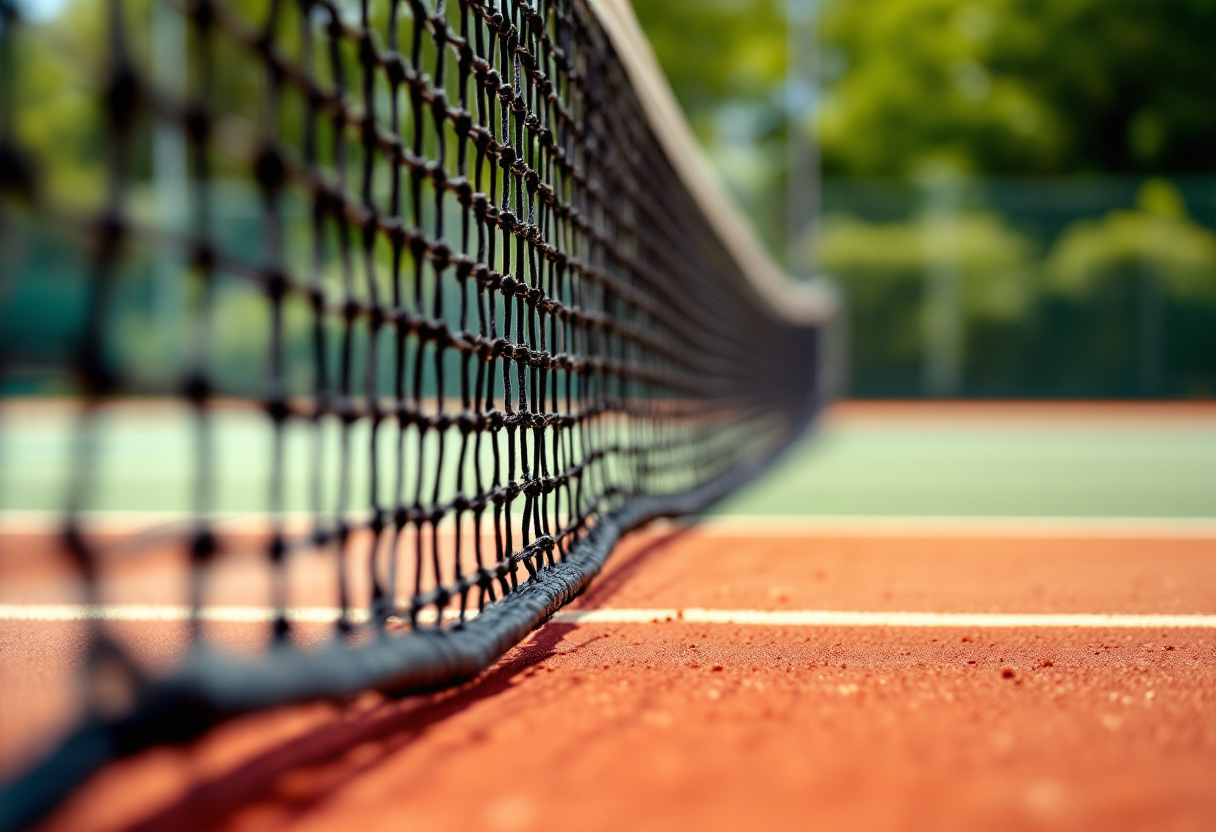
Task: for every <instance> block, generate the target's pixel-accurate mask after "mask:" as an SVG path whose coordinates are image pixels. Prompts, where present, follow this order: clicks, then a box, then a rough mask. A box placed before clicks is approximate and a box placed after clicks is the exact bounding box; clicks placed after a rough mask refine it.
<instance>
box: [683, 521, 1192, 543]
mask: <svg viewBox="0 0 1216 832" xmlns="http://www.w3.org/2000/svg"><path fill="white" fill-rule="evenodd" d="M694 533H695V534H698V535H705V536H707V537H758V538H791V537H815V536H818V537H833V536H839V537H860V538H902V537H943V538H973V537H1001V538H1004V537H1008V538H1025V539H1057V540H1058V539H1069V540H1100V539H1106V540H1216V518H1211V517H946V516H941V517H922V516H909V517H900V516H874V517H861V516H853V517H844V516H806V517H780V516H775V517H763V516H748V515H725V516H721V517H710V518H706V520H705V522H704V523H702V524H701V525H699V526H696V527H695V530H694Z"/></svg>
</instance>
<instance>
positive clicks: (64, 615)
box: [0, 604, 1216, 630]
mask: <svg viewBox="0 0 1216 832" xmlns="http://www.w3.org/2000/svg"><path fill="white" fill-rule="evenodd" d="M274 616H275V611H274V610H273V609H272V608H270V607H236V606H226V607H207V608H205V609H204V610H203V611H202V616H201V617H202V619H203V620H205V621H219V622H231V623H262V622H269V621H272V620H274ZM444 617H445V618H454V617H455V613H454V612H452V611H449V612H448V613H447V614H445V616H444ZM467 617H469V618H471V617H472V615H471V614H470V615H469V616H467ZM420 618H421V619H423V620H428V619H429V620H430V621H434V614H433V613H432V614H431V615H430V616H420ZM189 619H190V608H189V607H186V606H175V605H170V604H114V605H108V606H88V605H84V604H0V620H3V621H48V622H55V621H131V622H141V621H148V622H152V621H188V620H189ZM287 619H288V620H289V621H295V622H301V623H308V624H329V623H333V622H334V621H337V620H338V609H337V608H335V607H291V608H288V610H287ZM350 619H351V620H352V621H354V622H356V623H358V622H363V621H367V619H368V616H367V613H366V611H363V610H351V611H350ZM552 620H553V621H554V622H557V623H559V624H650V623H659V622H666V621H684V622H688V623H692V624H739V625H753V626H767V627H898V628H930V627H979V628H991V627H1025V628H1061V629H1110V628H1117V629H1161V628H1170V629H1178V628H1186V629H1205V630H1212V629H1216V615H1157V614H1102V613H970V612H855V611H851V610H707V609H699V608H685V609H675V608H673V609H600V610H563V611H560V612H558V613H556V614H554V616H553V619H552Z"/></svg>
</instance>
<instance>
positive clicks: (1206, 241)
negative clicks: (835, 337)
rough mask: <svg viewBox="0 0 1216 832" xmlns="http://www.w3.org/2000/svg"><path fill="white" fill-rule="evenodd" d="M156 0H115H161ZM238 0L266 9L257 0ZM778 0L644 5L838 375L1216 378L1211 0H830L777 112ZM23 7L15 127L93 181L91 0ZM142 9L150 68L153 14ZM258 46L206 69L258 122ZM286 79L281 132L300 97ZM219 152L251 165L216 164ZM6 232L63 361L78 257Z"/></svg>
mask: <svg viewBox="0 0 1216 832" xmlns="http://www.w3.org/2000/svg"><path fill="white" fill-rule="evenodd" d="M157 2H163V0H125V2H124V8H125V9H126V10H127V13H128V15H129V16H131V17H132V18H133V19H134V18H139V19H140V20H144V19H145V18H146V19H148V20H150V19H151V18H152V16H153V13H154V11H153V10H154V6H155V4H156V3H157ZM226 2H227V5H228V6H229V7H230V8H234V9H236V10H238V11H239V12H240V13H242V14H244V15H245V16H246V17H247V18H248V19H249V20H258V19H261V17H262V16H263V15H264V9H265V7H266V5H267V3H268V0H226ZM346 2H347V5H349V7H350V9H351V12H352V14H355V15H356V16H357V10H358V4H357V3H355V2H351V0H346ZM428 2H429V0H428ZM787 2H789V0H645V2H642V1H641V0H637V2H635V7H636V12H637V15H638V17H639V19H640V21H641V23H642V25H643V27H644V28H645V30H646V32H647V34H648V35H649V37H650V38H651V41H652V43H653V45H654V48H655V51H656V53H657V55H658V58H659V60H660V63H661V64H662V66H663V68H664V70H665V71H666V73H667V75H668V78H669V80H670V81H671V84H672V86H673V88H674V89H675V92H676V94H677V97H678V98H679V100H680V102H681V104H682V105H683V106H684V108H685V110H686V112H687V114H688V117H689V120H690V122H691V124H692V126H693V128H694V130H695V132H696V134H697V135H698V137H699V138H700V139H701V141H702V142H703V143H704V144H705V146H706V148H707V150H708V152H709V155H710V158H711V160H712V161H713V162H714V163H715V165H716V167H717V169H718V171H719V173H720V174H721V176H722V178H723V180H724V181H725V182H726V184H727V186H728V187H729V188H730V189H731V190H732V191H733V192H734V193H735V194H736V196H737V197H738V198H739V200H740V201H741V203H742V204H743V206H744V208H745V209H746V210H747V211H748V212H749V213H750V215H751V217H752V218H753V220H754V222H755V225H756V227H757V229H758V231H759V233H760V236H761V237H762V239H764V240H765V242H766V243H767V244H768V245H769V246H770V247H771V249H772V250H773V252H774V253H776V254H778V255H779V257H780V258H783V259H785V260H786V262H787V265H788V266H789V267H790V269H791V271H793V272H794V273H795V274H800V275H808V274H810V273H813V272H816V271H822V272H824V273H826V274H828V275H829V276H831V277H833V278H834V279H835V280H837V282H838V283H839V284H840V286H841V288H842V290H843V292H844V295H845V298H846V301H847V304H848V314H849V319H850V320H849V332H850V340H851V353H852V391H853V393H855V394H858V395H866V396H920V395H968V396H1212V395H1216V234H1214V233H1213V229H1216V106H1213V95H1214V94H1216V61H1213V60H1211V57H1210V53H1211V52H1212V49H1213V45H1214V44H1216V0H1169V1H1168V2H1158V1H1157V0H820V2H819V5H818V33H819V43H818V50H819V52H818V61H817V64H818V80H819V88H820V94H819V100H818V107H817V110H816V111H815V112H814V114H813V117H812V118H808V119H807V120H806V122H805V123H803V122H801V121H800V122H798V123H791V121H790V118H789V116H788V113H787V98H788V96H787V82H786V74H787V66H788V65H789V58H790V56H789V55H788V54H787V49H788V43H787V38H786V25H785V14H786V10H787V5H786V4H787ZM340 5H341V4H340ZM372 6H373V9H374V10H375V11H374V13H375V14H382V13H383V12H384V9H386V8H387V2H386V0H372ZM448 6H449V7H450V9H454V8H456V7H457V3H456V2H455V0H448ZM288 7H290V8H295V6H294V5H293V4H288ZM343 7H345V6H343ZM20 8H21V10H22V12H23V15H24V16H25V17H26V18H27V22H26V24H24V26H25V29H26V30H27V31H29V32H30V33H32V36H30V37H23V38H21V39H19V40H18V41H16V48H17V49H19V50H21V54H18V55H16V56H15V57H16V59H17V64H15V65H19V66H20V67H21V68H22V74H21V77H20V78H18V79H17V80H18V83H17V85H16V91H17V94H18V98H19V100H18V102H17V105H18V112H19V119H18V123H17V130H18V134H19V138H20V139H21V141H22V142H23V144H24V145H25V146H26V147H29V148H34V149H36V150H37V155H38V158H39V160H40V161H41V162H42V164H43V166H44V168H45V172H46V174H47V176H44V177H43V179H42V182H43V184H44V186H45V187H47V188H49V189H51V190H53V191H54V192H55V193H57V194H59V195H70V197H71V198H72V201H73V202H76V203H82V202H83V203H85V204H93V205H96V204H98V203H99V202H100V200H101V199H102V198H103V194H104V171H105V163H104V159H105V149H104V147H103V145H102V142H101V141H100V136H101V132H102V130H101V124H102V122H101V114H100V112H99V110H98V108H97V105H96V95H95V94H96V85H97V79H95V78H91V77H89V73H88V67H90V66H99V65H101V63H102V55H101V54H100V52H99V49H100V48H101V44H104V41H105V38H104V37H103V36H102V35H101V32H102V30H103V28H104V15H103V14H102V8H103V4H102V3H100V2H98V0H66V1H65V0H21V4H20ZM0 25H2V24H0ZM294 25H295V24H294V23H292V24H291V25H290V26H287V27H286V28H287V29H288V30H290V31H289V32H288V35H287V36H285V37H286V40H285V43H287V45H288V48H289V49H294V48H295V46H294V41H293V37H294V35H293V34H291V33H292V32H294V31H295V29H294V28H293V27H294ZM132 28H133V31H135V32H136V33H137V35H138V36H136V37H134V38H133V40H132V44H131V49H132V51H133V55H134V58H135V59H136V60H137V61H139V62H140V63H142V64H145V65H146V66H145V68H149V67H151V65H152V64H154V63H155V61H156V60H157V59H156V56H155V54H154V52H155V50H154V49H153V48H152V44H151V43H150V38H149V37H148V33H149V31H150V29H149V28H147V27H144V28H143V29H142V30H141V29H140V28H139V27H132ZM140 31H142V35H139V34H138V33H139V32H140ZM186 48H188V49H193V48H196V45H194V44H189V43H188V44H187V45H186ZM807 48H810V47H809V46H808V47H807ZM64 54H71V55H73V56H75V57H76V58H78V60H75V61H64V60H62V58H61V56H62V55H64ZM350 59H351V60H354V56H353V55H352V56H350ZM151 68H153V69H154V67H151ZM259 72H260V70H259V68H258V67H257V66H256V65H254V64H252V63H250V62H249V61H248V59H247V58H245V57H243V56H239V55H234V56H225V59H224V60H223V61H220V62H218V64H217V73H216V77H215V80H214V84H215V90H216V95H217V96H223V98H224V100H225V102H226V105H227V106H228V107H230V108H231V109H232V110H233V111H234V112H235V113H236V114H237V115H238V116H240V117H241V118H244V119H245V120H246V121H248V122H249V123H255V122H256V121H257V119H258V117H259V116H258V114H257V113H256V112H255V110H256V102H257V101H258V100H259V98H258V91H259V89H260V87H259V85H260V84H261V83H262V79H261V77H260V74H259ZM152 75H153V76H155V75H156V73H155V72H152ZM323 80H324V79H323ZM288 105H289V106H288V107H287V108H286V109H285V111H284V112H283V114H282V119H283V125H282V126H283V129H285V130H289V131H290V130H292V129H297V128H298V124H299V123H301V122H302V114H301V112H300V111H299V106H300V105H299V102H295V104H292V102H288ZM292 106H294V107H295V109H292V108H291V107H292ZM791 131H801V132H802V133H803V134H804V136H805V137H807V138H812V137H813V138H814V140H815V141H816V142H817V145H818V148H819V154H820V159H821V168H822V180H821V196H820V200H819V202H820V206H821V209H822V216H821V219H820V221H819V222H818V223H817V233H814V234H812V233H811V229H810V228H807V229H805V230H804V231H803V232H802V233H801V234H800V235H798V234H795V235H791V233H790V232H789V231H788V229H787V226H788V223H787V220H786V217H785V216H784V211H785V210H786V206H788V205H789V204H790V203H789V200H787V199H786V198H785V189H786V177H787V165H788V164H789V157H788V154H787V152H786V148H787V146H788V140H789V139H790V137H791V135H792V133H791ZM154 138H155V137H153V136H152V135H150V134H148V135H144V134H140V136H139V137H137V141H138V142H142V143H143V145H146V146H141V147H139V148H137V152H136V153H135V154H134V158H135V164H136V166H137V169H138V175H140V176H144V177H147V181H148V182H149V187H148V188H145V189H143V190H139V189H136V190H135V191H134V192H133V193H132V195H131V198H132V200H133V202H134V205H133V210H134V211H135V213H136V214H137V215H140V216H151V215H152V214H154V213H156V212H158V211H160V210H161V209H162V203H163V202H164V194H163V193H158V192H156V189H155V188H153V187H151V182H152V180H153V179H154V178H155V177H154V171H153V167H154V157H155V153H154V152H153V148H152V144H153V143H154ZM323 152H324V149H323ZM229 173H230V174H232V179H234V180H235V179H236V178H238V176H239V175H244V174H245V173H247V172H244V171H243V170H242V171H225V169H223V168H222V167H221V168H220V169H218V170H217V171H216V176H217V178H219V179H223V178H224V177H225V176H226V175H227V174H229ZM234 193H235V192H234ZM238 197H239V198H238ZM254 198H255V195H253V194H246V195H244V196H243V197H240V196H239V195H234V196H232V198H230V199H228V200H227V201H226V204H228V205H229V206H231V207H232V210H231V211H230V212H229V213H230V214H231V216H228V217H225V218H221V220H222V221H221V222H220V223H219V227H220V228H221V229H222V231H223V233H224V234H226V235H230V236H231V237H232V239H233V241H234V243H233V244H234V245H235V244H236V242H239V241H240V240H243V239H244V238H245V237H248V236H250V235H253V236H256V230H255V229H250V228H249V227H248V223H247V217H246V215H247V214H250V211H251V210H252V209H250V210H245V211H243V210H241V206H242V205H246V204H250V205H251V204H253V203H252V201H253V200H254ZM289 207H290V206H289ZM297 213H298V212H297ZM301 216H303V214H301ZM0 234H4V235H6V237H5V240H4V249H3V253H4V255H5V258H6V261H5V262H4V263H0V267H2V268H0V349H2V348H4V345H5V344H8V345H9V348H10V349H11V348H12V347H13V345H14V344H16V345H18V346H19V347H20V349H21V350H23V351H24V353H25V354H28V355H30V356H33V357H34V359H36V360H37V361H41V360H43V358H45V359H46V360H47V361H53V360H56V356H58V355H60V354H62V353H63V351H64V350H65V349H66V346H65V345H66V344H67V343H68V341H69V340H70V339H69V338H68V337H67V336H66V335H65V333H68V332H71V331H72V330H73V329H74V328H78V327H79V323H80V320H81V316H82V315H83V311H84V305H85V298H84V296H83V294H82V293H81V286H82V283H81V281H80V280H79V279H78V275H79V270H80V267H81V263H83V262H84V261H85V258H84V257H83V255H82V253H81V252H79V251H76V250H74V249H73V248H72V247H71V246H69V245H67V244H66V243H65V242H64V241H62V240H60V239H59V237H58V236H57V233H56V231H55V230H54V229H49V230H48V229H42V230H40V231H39V232H38V233H37V234H35V233H33V232H31V231H30V230H29V229H22V228H19V227H17V226H15V225H10V226H9V227H8V228H7V229H3V228H0ZM238 238H240V239H239V240H238ZM248 245H254V243H253V242H250V243H248ZM137 265H138V269H136V271H140V274H141V275H142V276H140V275H135V276H134V277H133V279H132V280H131V281H130V282H129V284H128V285H126V286H124V287H120V289H121V291H122V292H125V294H124V295H123V297H124V298H126V299H127V300H125V301H124V303H125V304H126V306H125V307H124V308H129V309H130V310H131V315H132V318H131V324H130V326H128V327H126V331H127V333H128V336H129V337H128V340H129V342H130V343H129V344H127V345H125V346H124V345H116V347H115V348H116V349H121V350H123V351H126V352H132V353H139V352H140V351H141V350H142V351H144V352H147V353H148V354H149V358H148V361H147V362H145V363H147V365H148V366H149V367H152V366H153V365H156V364H157V362H158V361H160V362H161V363H163V361H161V360H160V359H158V358H156V357H155V356H154V355H152V353H153V352H155V349H154V348H152V347H148V346H147V345H148V344H150V343H152V342H153V340H154V339H153V336H152V335H151V334H149V333H151V332H152V330H153V329H155V324H156V317H157V311H156V303H157V302H158V301H157V300H156V298H155V297H154V294H155V292H154V287H155V284H156V275H157V274H158V273H159V272H162V271H165V270H166V268H172V264H168V266H166V264H164V263H157V262H153V260H151V259H147V260H146V262H144V261H139V263H138V264H137ZM141 270H142V271H141ZM133 274H134V273H133ZM20 275H26V276H30V275H36V277H37V279H24V278H22V279H18V277H19V276H20ZM244 315H246V312H240V314H238V313H237V312H236V311H233V312H232V314H231V315H230V316H229V317H230V318H231V319H232V320H243V318H242V316H244ZM162 317H163V316H162ZM140 321H143V323H140ZM141 327H143V330H141ZM237 328H238V329H241V327H237ZM145 330H146V331H145ZM257 348H258V347H257V345H253V346H250V348H249V350H247V352H248V351H255V350H256V349H257ZM128 363H135V364H138V363H139V362H128ZM239 364H240V362H234V366H238V365H239ZM22 389H40V388H38V387H37V384H34V385H33V387H28V386H27V387H26V388H22Z"/></svg>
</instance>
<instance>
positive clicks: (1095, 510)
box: [0, 406, 1216, 517]
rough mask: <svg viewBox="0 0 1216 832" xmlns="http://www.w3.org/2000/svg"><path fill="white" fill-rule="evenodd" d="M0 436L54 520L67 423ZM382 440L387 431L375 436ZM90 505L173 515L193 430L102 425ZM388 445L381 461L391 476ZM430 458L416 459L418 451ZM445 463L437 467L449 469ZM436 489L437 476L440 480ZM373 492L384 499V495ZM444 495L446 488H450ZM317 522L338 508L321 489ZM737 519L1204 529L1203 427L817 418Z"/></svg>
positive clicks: (139, 421)
mask: <svg viewBox="0 0 1216 832" xmlns="http://www.w3.org/2000/svg"><path fill="white" fill-rule="evenodd" d="M2 415H3V425H0V427H2V428H3V429H0V509H7V510H20V511H48V510H56V509H58V508H60V507H61V506H62V505H63V498H64V494H65V492H66V484H67V473H68V471H69V470H70V467H71V466H70V465H69V464H68V463H69V460H70V459H71V458H72V454H73V451H72V447H71V442H70V439H71V436H72V430H71V428H72V420H71V414H70V411H68V410H65V409H59V408H46V407H41V406H38V407H33V408H18V409H16V410H12V409H10V410H9V411H8V412H7V413H4V414H2ZM216 421H217V428H219V430H217V439H216V448H215V459H216V469H215V476H216V488H215V494H216V500H215V503H214V504H213V506H212V508H213V509H214V510H215V511H219V512H246V511H263V510H265V509H266V508H267V506H268V498H267V494H268V490H269V489H268V485H267V483H268V472H269V471H270V470H271V465H270V462H271V459H270V454H271V433H270V430H269V427H268V426H267V424H266V420H265V419H264V417H262V416H261V415H260V414H258V413H255V412H251V411H243V412H241V411H230V412H227V413H222V414H221V415H220V416H218V417H217V420H216ZM386 435H387V433H386ZM101 436H102V439H103V441H102V442H101V443H100V446H99V447H100V453H99V459H100V465H99V467H98V478H97V481H96V483H95V485H94V487H93V488H92V494H93V497H92V499H91V501H90V507H91V508H93V509H96V510H103V511H114V510H126V511H188V510H189V509H190V506H191V499H192V498H191V493H192V481H193V477H192V471H193V466H192V464H191V457H192V447H193V445H192V436H193V434H192V430H191V422H190V419H189V417H188V414H186V413H185V412H184V411H181V410H172V409H169V408H167V407H157V408H151V409H149V410H148V411H147V412H136V413H134V414H128V415H126V416H124V417H123V418H121V419H110V420H109V421H108V422H106V423H105V429H104V430H103V431H102V434H101ZM315 441H316V437H314V436H312V435H311V434H310V433H309V432H307V431H303V430H302V431H300V432H298V433H291V434H289V435H288V436H287V437H286V442H285V455H286V459H287V465H286V477H285V482H284V490H285V499H284V506H285V508H286V509H288V510H291V511H305V510H309V508H310V506H311V505H313V502H312V501H313V499H314V496H313V495H312V494H311V493H310V483H311V482H312V481H313V477H312V476H311V473H312V472H311V465H312V463H311V462H310V461H309V460H311V458H312V454H311V449H312V447H313V444H312V443H314V442H315ZM321 445H322V449H323V454H322V457H323V460H324V462H323V464H324V467H325V472H324V473H323V474H322V476H321V478H320V480H321V481H322V482H324V483H326V484H327V485H329V484H332V483H334V482H336V481H337V479H338V477H336V476H335V474H336V472H337V470H338V469H337V466H338V464H339V453H338V448H339V440H338V436H337V434H336V433H335V434H333V435H331V436H328V437H322V441H321ZM367 447H368V445H367V436H366V432H356V433H355V435H354V436H352V440H351V458H350V459H351V475H352V476H351V482H352V490H351V493H350V494H349V495H347V497H346V505H348V506H350V507H355V508H357V507H360V506H364V505H367V485H366V483H367V481H368V471H367V468H368V464H367ZM393 453H394V449H393V445H392V442H391V441H386V442H384V443H382V447H381V459H383V460H385V462H386V463H388V464H386V466H385V470H386V471H392V470H393V465H392V464H391V460H392V456H393ZM430 453H432V452H430V451H428V454H430ZM447 464H449V465H450V464H451V461H450V460H449V461H448V463H447ZM445 479H450V477H445ZM388 480H389V478H388V477H385V478H383V480H382V487H384V488H385V489H386V491H385V498H386V499H388V501H389V502H391V497H390V493H389V490H388V489H390V488H391V482H389V481H388ZM449 487H450V484H449ZM320 499H321V504H322V505H323V506H324V507H325V508H326V510H333V509H335V508H336V507H337V505H338V501H339V500H340V499H341V496H340V495H339V494H338V493H336V489H334V488H330V487H327V488H325V489H323V491H322V493H321V494H320ZM717 513H722V514H738V515H786V516H796V515H821V516H822V515H828V516H831V515H838V516H839V515H843V516H850V515H852V516H867V515H870V516H880V515H895V516H912V515H926V516H933V515H938V516H1006V517H1008V516H1041V517H1216V420H1213V421H1212V422H1211V423H1209V422H1204V421H1200V420H1189V421H1180V420H1160V421H1156V422H1154V421H1118V420H1098V421H1095V422H1093V423H1088V422H1083V421H1078V420H1075V419H1073V420H1065V421H1061V422H1058V423H1056V422H1051V421H1043V420H1035V421H1033V422H1017V421H992V422H983V421H977V420H959V421H951V420H943V421H941V422H927V421H926V420H924V419H917V420H911V421H908V422H906V423H902V422H900V421H899V420H895V419H883V420H866V419H861V420H856V419H848V418H833V419H830V420H829V421H828V422H827V423H826V424H825V426H824V427H822V428H821V429H820V430H819V431H818V432H817V433H816V434H815V435H813V436H811V437H809V438H808V439H806V440H803V441H802V442H801V443H800V444H799V445H798V446H797V447H796V448H795V450H794V451H793V453H791V454H790V455H789V456H788V457H787V458H786V459H784V460H783V461H782V462H781V463H780V464H779V465H777V466H776V467H775V468H774V469H773V470H772V471H771V472H769V474H768V475H767V476H765V477H764V478H763V479H762V480H760V481H759V482H757V483H755V484H753V485H752V486H751V487H749V488H747V489H745V490H744V491H743V492H742V493H740V494H738V495H736V496H735V497H734V498H732V499H731V500H729V501H728V502H726V503H725V504H723V505H722V506H721V507H719V509H718V511H717Z"/></svg>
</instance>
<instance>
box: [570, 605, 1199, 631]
mask: <svg viewBox="0 0 1216 832" xmlns="http://www.w3.org/2000/svg"><path fill="white" fill-rule="evenodd" d="M553 620H554V621H557V622H560V623H563V624H635V623H649V622H660V621H685V622H688V623H692V624H745V625H746V624H750V625H759V626H769V627H774V626H775V627H1058V628H1067V629H1073V628H1082V629H1093V628H1109V627H1117V628H1134V629H1139V628H1146V629H1155V628H1159V627H1170V628H1178V627H1186V628H1201V629H1216V615H1115V614H1112V615H1106V614H1096V613H970V612H853V611H851V610H706V609H696V608H693V609H687V608H686V609H682V610H679V609H670V610H629V609H619V610H614V609H605V610H567V611H563V612H559V613H557V614H556V615H554V616H553Z"/></svg>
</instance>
